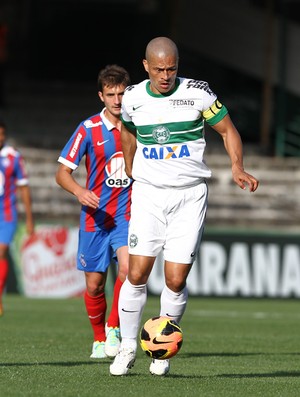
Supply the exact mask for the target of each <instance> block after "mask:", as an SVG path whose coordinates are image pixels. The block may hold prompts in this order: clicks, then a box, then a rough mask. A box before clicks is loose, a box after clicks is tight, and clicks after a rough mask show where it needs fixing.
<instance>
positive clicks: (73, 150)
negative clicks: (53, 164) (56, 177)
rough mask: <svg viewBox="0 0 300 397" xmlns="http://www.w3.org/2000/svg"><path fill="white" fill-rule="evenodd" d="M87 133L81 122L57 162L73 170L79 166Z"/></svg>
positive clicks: (84, 152) (84, 148)
mask: <svg viewBox="0 0 300 397" xmlns="http://www.w3.org/2000/svg"><path fill="white" fill-rule="evenodd" d="M87 142H88V134H87V131H86V129H85V127H84V126H83V124H82V123H81V124H80V125H79V127H78V128H77V129H76V131H75V132H74V133H73V135H72V136H71V138H70V139H69V141H68V142H67V143H66V145H65V147H64V148H63V150H62V151H61V154H60V156H59V158H58V162H59V163H62V164H64V165H66V166H67V167H69V168H71V169H72V170H73V171H74V170H76V168H77V167H78V166H79V163H80V161H81V159H82V157H83V156H84V155H85V154H86V150H87Z"/></svg>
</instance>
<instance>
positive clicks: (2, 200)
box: [0, 121, 34, 316]
mask: <svg viewBox="0 0 300 397" xmlns="http://www.w3.org/2000/svg"><path fill="white" fill-rule="evenodd" d="M17 190H18V191H19V192H20V194H21V199H22V201H23V204H24V210H25V216H26V229H27V233H28V234H29V235H32V234H33V233H34V220H33V215H32V208H31V207H32V206H31V194H30V188H29V182H28V175H27V172H26V169H25V162H24V159H23V157H22V155H21V153H20V152H19V151H18V150H16V149H15V148H14V147H13V146H10V145H8V144H7V143H6V125H5V123H4V122H3V121H0V316H1V315H2V314H3V304H2V295H3V291H4V288H5V286H6V281H7V276H8V271H9V264H8V249H9V245H10V243H11V242H12V240H13V237H14V235H15V232H16V229H17V225H18V211H17V195H16V194H17Z"/></svg>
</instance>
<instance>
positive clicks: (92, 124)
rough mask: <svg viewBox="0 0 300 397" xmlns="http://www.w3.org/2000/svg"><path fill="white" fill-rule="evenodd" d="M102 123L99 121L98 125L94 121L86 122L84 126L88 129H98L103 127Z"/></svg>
mask: <svg viewBox="0 0 300 397" xmlns="http://www.w3.org/2000/svg"><path fill="white" fill-rule="evenodd" d="M102 124H103V123H102V121H98V122H97V123H93V122H92V120H86V121H85V122H84V123H83V125H84V126H85V127H86V128H92V127H98V125H102Z"/></svg>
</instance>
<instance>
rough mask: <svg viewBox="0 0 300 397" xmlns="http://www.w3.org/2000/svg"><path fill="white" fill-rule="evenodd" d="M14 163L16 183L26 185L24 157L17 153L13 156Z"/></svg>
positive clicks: (26, 176)
mask: <svg viewBox="0 0 300 397" xmlns="http://www.w3.org/2000/svg"><path fill="white" fill-rule="evenodd" d="M15 164H16V185H17V186H26V185H28V175H27V171H26V166H25V161H24V158H23V157H22V156H21V154H20V153H19V154H18V155H17V156H16V158H15Z"/></svg>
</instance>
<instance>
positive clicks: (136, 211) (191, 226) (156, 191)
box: [128, 181, 207, 264]
mask: <svg viewBox="0 0 300 397" xmlns="http://www.w3.org/2000/svg"><path fill="white" fill-rule="evenodd" d="M131 199H132V204H131V218H130V222H129V236H128V249H129V253H130V254H132V255H143V256H154V257H156V256H157V255H158V254H159V252H160V251H161V250H163V253H164V259H165V260H167V261H170V262H175V263H184V264H191V263H193V261H194V259H195V255H196V253H197V250H198V249H199V245H200V241H201V238H202V233H203V228H204V221H205V215H206V209H207V185H206V182H205V181H204V182H203V183H201V184H200V185H197V186H192V187H187V188H185V189H173V188H172V189H166V188H164V189H162V188H157V187H155V186H151V185H147V184H143V183H138V182H136V181H135V182H134V183H133V187H132V195H131Z"/></svg>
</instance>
